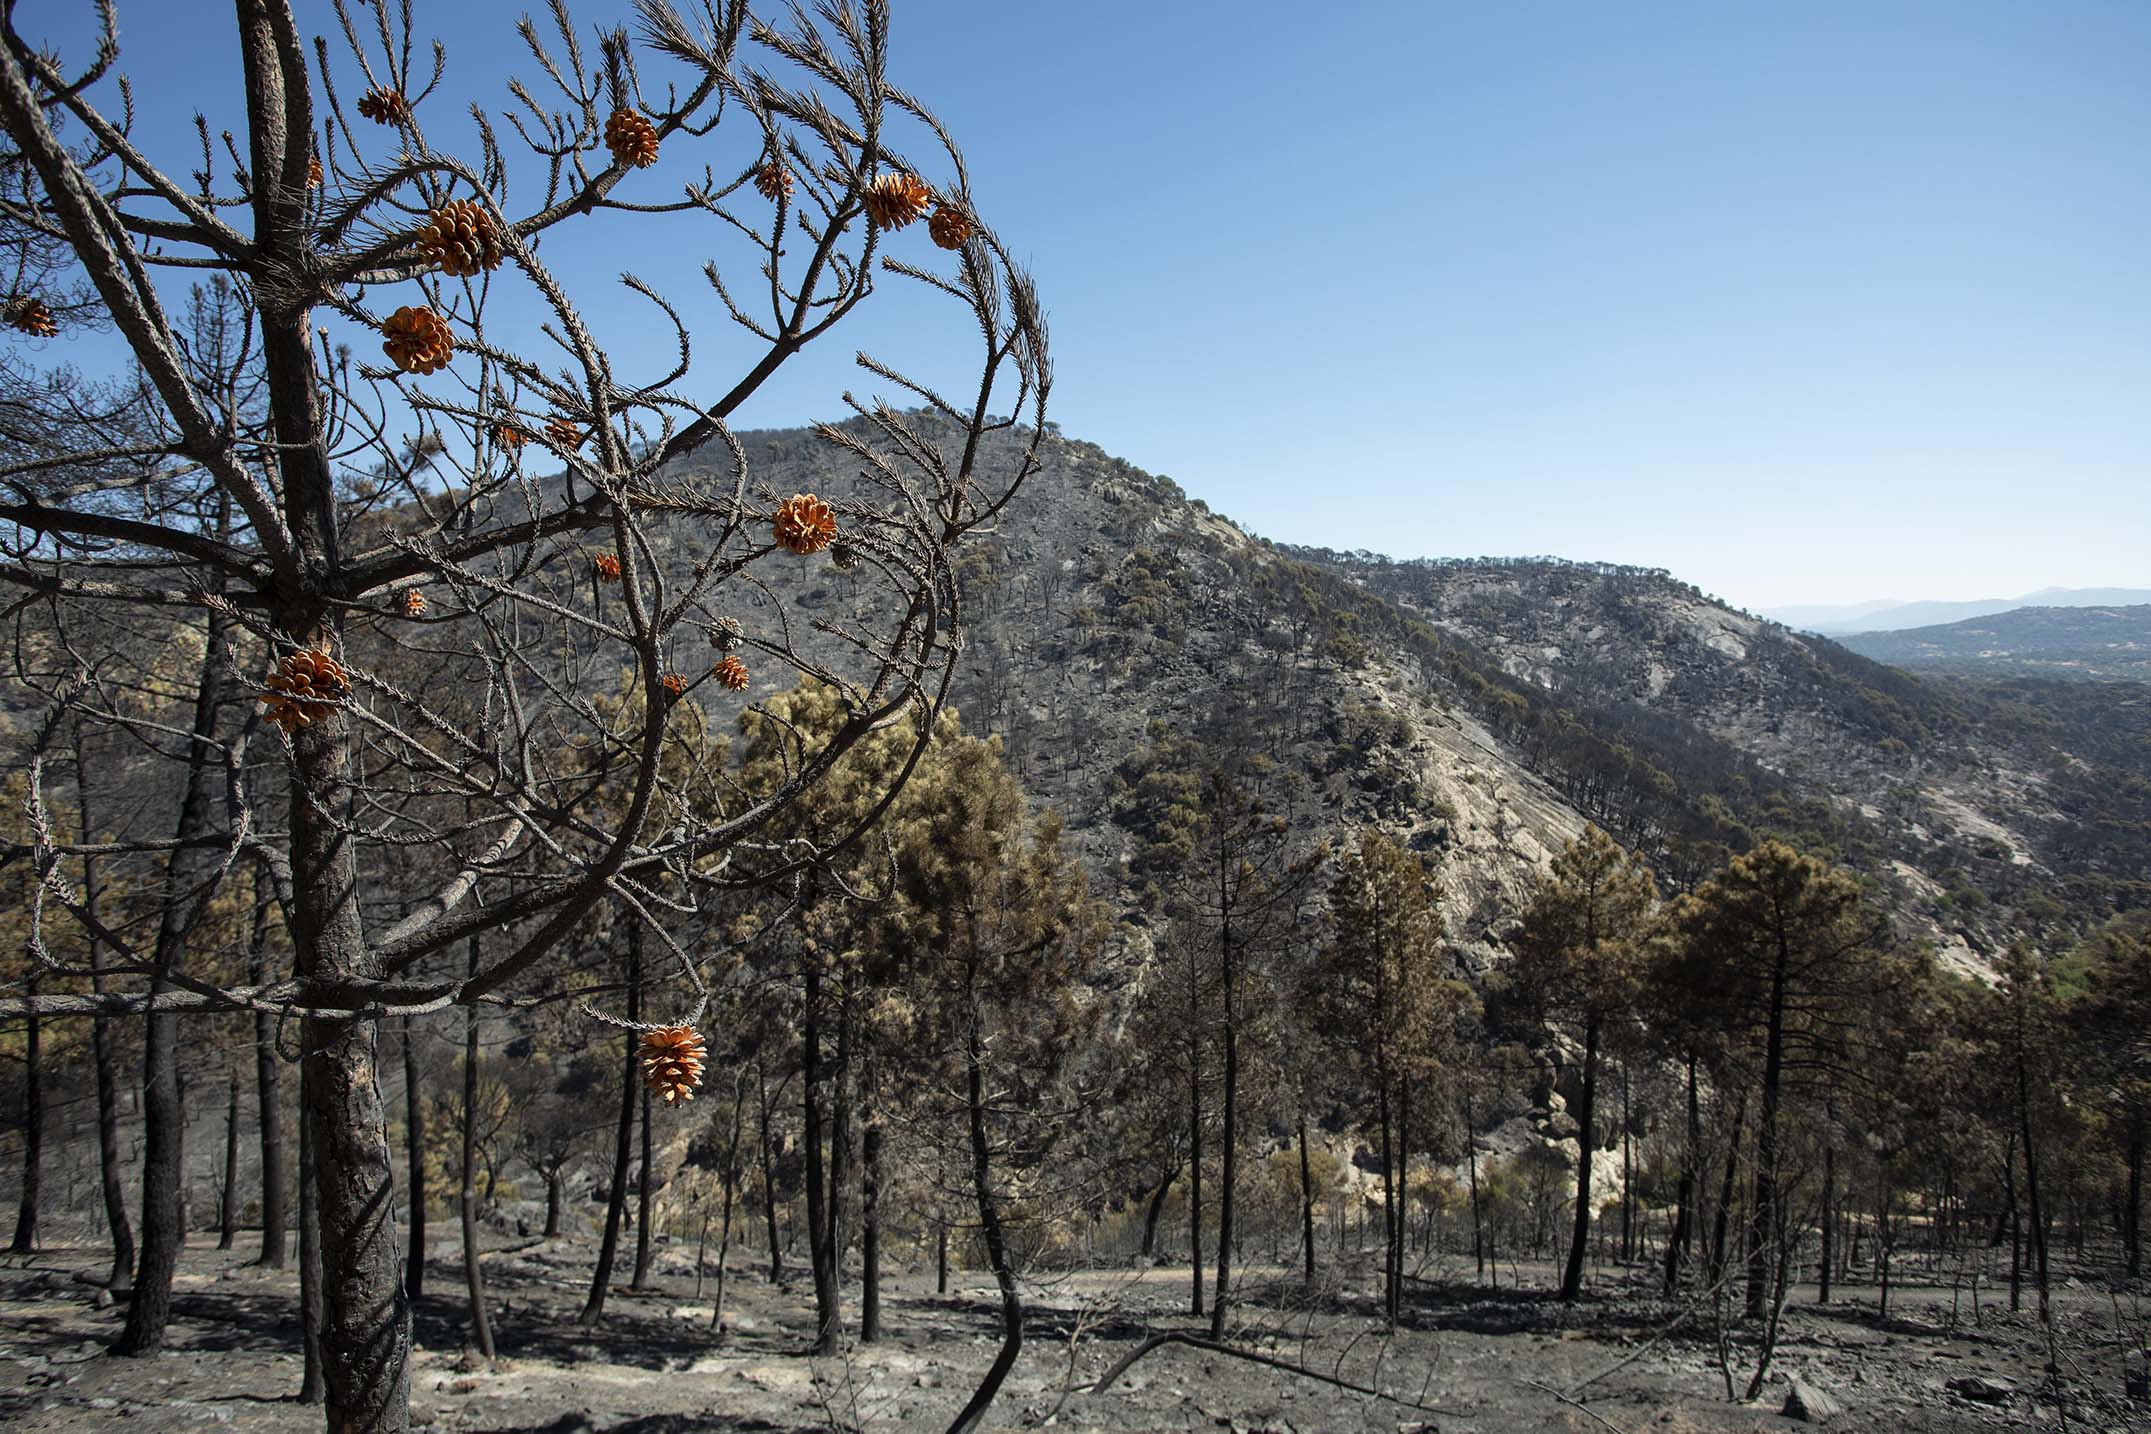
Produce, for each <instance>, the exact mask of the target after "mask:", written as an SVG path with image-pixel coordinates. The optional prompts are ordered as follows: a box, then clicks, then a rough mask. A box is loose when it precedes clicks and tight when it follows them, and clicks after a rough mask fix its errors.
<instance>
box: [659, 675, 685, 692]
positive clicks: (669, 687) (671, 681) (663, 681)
mask: <svg viewBox="0 0 2151 1434" xmlns="http://www.w3.org/2000/svg"><path fill="white" fill-rule="evenodd" d="M657 684H658V686H660V687H662V688H664V689H665V691H667V692H669V693H671V694H672V695H673V696H674V697H680V696H684V695H685V694H686V692H687V679H686V678H684V677H682V676H680V674H679V673H677V672H668V673H666V674H665V675H664V676H663V677H660V678H658V679H657Z"/></svg>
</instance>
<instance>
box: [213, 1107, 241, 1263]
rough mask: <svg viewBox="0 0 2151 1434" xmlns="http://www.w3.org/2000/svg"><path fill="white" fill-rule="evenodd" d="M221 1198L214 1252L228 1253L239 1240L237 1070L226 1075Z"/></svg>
mask: <svg viewBox="0 0 2151 1434" xmlns="http://www.w3.org/2000/svg"><path fill="white" fill-rule="evenodd" d="M225 1087H226V1091H227V1094H226V1097H225V1101H224V1198H223V1200H222V1201H220V1202H219V1208H218V1210H217V1248H218V1249H220V1250H229V1249H230V1248H231V1247H232V1243H233V1241H235V1240H237V1239H238V1238H239V1067H237V1066H232V1067H231V1068H230V1069H229V1070H228V1071H227V1072H226V1074H225Z"/></svg>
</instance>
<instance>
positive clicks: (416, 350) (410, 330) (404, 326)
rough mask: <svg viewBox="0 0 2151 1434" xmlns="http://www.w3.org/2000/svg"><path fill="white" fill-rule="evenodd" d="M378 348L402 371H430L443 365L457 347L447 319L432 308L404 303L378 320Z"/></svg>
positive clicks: (445, 365) (422, 372)
mask: <svg viewBox="0 0 2151 1434" xmlns="http://www.w3.org/2000/svg"><path fill="white" fill-rule="evenodd" d="M381 336H382V339H383V340H384V342H383V343H382V345H381V351H382V352H383V353H385V354H387V355H388V357H389V362H391V363H393V364H395V365H396V367H398V368H400V369H402V370H403V371H404V372H405V373H415V374H421V375H423V374H429V373H432V372H433V371H434V370H435V369H439V368H446V367H447V366H448V359H449V356H450V355H452V354H454V353H455V351H456V340H455V335H453V334H451V333H450V332H449V331H448V321H447V320H446V319H443V318H442V317H441V316H440V315H439V314H436V313H435V312H433V310H431V309H427V308H412V307H411V306H410V305H408V304H406V305H405V306H404V307H403V308H400V309H398V310H396V312H395V313H393V314H390V315H389V316H388V317H387V318H386V319H383V320H382V321H381Z"/></svg>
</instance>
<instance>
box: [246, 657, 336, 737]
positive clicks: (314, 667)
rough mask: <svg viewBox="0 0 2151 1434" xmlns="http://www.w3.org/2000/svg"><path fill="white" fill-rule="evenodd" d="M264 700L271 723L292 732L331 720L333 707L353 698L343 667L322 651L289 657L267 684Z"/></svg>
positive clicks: (278, 665) (270, 675)
mask: <svg viewBox="0 0 2151 1434" xmlns="http://www.w3.org/2000/svg"><path fill="white" fill-rule="evenodd" d="M264 685H265V686H266V687H268V688H269V690H268V691H267V692H264V693H263V694H262V696H261V700H262V701H263V702H264V703H265V704H267V706H268V712H267V713H266V714H265V715H266V716H267V717H268V719H269V720H270V721H271V722H273V723H275V724H276V725H277V726H279V727H281V728H283V729H284V730H285V731H286V732H290V731H291V730H292V729H294V728H297V727H305V726H308V725H310V724H312V723H315V722H318V721H320V720H321V719H322V718H323V717H326V716H328V714H329V711H330V709H331V707H332V706H333V705H334V704H335V702H336V701H338V700H339V699H341V698H344V697H348V696H350V694H351V679H350V677H349V675H347V674H346V673H345V672H344V669H343V665H342V664H341V663H339V662H337V660H336V659H335V658H333V657H331V656H330V655H329V654H328V653H326V652H322V651H320V650H319V649H306V650H301V651H298V652H294V653H291V654H289V655H288V656H286V657H285V658H284V660H283V661H282V662H280V663H278V664H277V669H276V671H275V672H272V673H270V674H269V680H268V682H267V683H265V684H264Z"/></svg>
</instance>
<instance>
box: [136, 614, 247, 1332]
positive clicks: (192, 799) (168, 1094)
mask: <svg viewBox="0 0 2151 1434" xmlns="http://www.w3.org/2000/svg"><path fill="white" fill-rule="evenodd" d="M229 625H230V624H229V621H228V619H226V618H225V617H224V616H223V615H222V614H221V613H218V612H216V611H214V610H212V611H211V612H210V613H209V615H208V620H207V629H206V632H205V634H204V647H203V657H202V664H201V670H200V673H199V675H198V677H197V680H196V684H195V690H194V721H193V726H192V728H191V740H190V741H189V742H188V746H187V769H186V786H185V790H184V795H183V796H182V798H181V800H180V806H179V820H178V823H177V828H176V830H175V831H174V833H173V836H174V838H175V844H174V846H173V849H172V854H171V856H170V858H169V859H168V860H167V862H166V863H165V875H164V885H163V891H162V893H161V900H160V903H159V905H160V908H161V909H160V911H159V913H158V919H157V944H156V948H155V954H154V956H153V958H152V959H153V961H154V964H155V967H156V977H155V979H154V980H153V981H152V982H151V990H152V991H156V992H161V991H164V990H169V989H170V977H171V975H172V973H173V972H174V971H176V970H177V969H178V965H179V961H180V958H181V956H183V955H184V954H185V951H186V945H187V936H188V934H189V932H190V931H191V930H192V929H193V926H194V921H195V918H196V917H198V916H199V915H200V913H201V912H202V911H203V910H204V909H205V908H206V907H207V905H208V903H209V897H210V895H211V894H212V893H213V891H214V888H215V886H216V882H217V876H218V873H219V871H220V870H221V867H220V864H219V859H218V856H217V854H216V853H215V851H214V850H213V849H212V848H209V847H205V846H203V845H200V842H201V840H202V838H204V837H205V836H207V835H208V834H209V831H210V825H211V819H210V806H209V788H210V781H209V775H210V765H211V763H212V762H213V761H215V759H216V752H215V749H214V743H215V739H216V723H217V714H218V710H219V708H220V707H221V706H222V700H223V698H222V693H223V681H222V673H223V667H222V664H223V661H224V642H225V636H226V630H227V628H228V627H229ZM185 1135H186V1111H185V1108H184V1106H183V1105H182V1104H181V1100H180V1091H179V1017H178V1016H177V1015H175V1014H173V1013H172V1012H170V1011H152V1012H151V1013H150V1015H149V1016H148V1017H147V1018H146V1019H145V1021H144V1029H143V1040H142V1252H141V1258H140V1261H139V1263H138V1264H137V1266H136V1269H135V1278H134V1298H133V1299H132V1300H130V1301H129V1302H128V1305H127V1324H126V1327H125V1328H124V1329H122V1330H121V1331H120V1337H119V1342H118V1343H116V1344H115V1345H113V1347H112V1349H113V1352H114V1353H115V1354H125V1355H143V1354H155V1353H157V1352H158V1351H159V1350H161V1349H163V1348H164V1329H165V1325H166V1323H167V1322H168V1321H169V1320H170V1319H171V1316H172V1273H173V1271H175V1270H176V1269H178V1267H179V1252H180V1249H181V1248H182V1246H184V1244H185V1243H186V1212H185V1211H184V1209H183V1208H182V1206H181V1202H182V1200H183V1198H184V1196H183V1194H182V1190H181V1185H182V1181H183V1178H184V1177H183V1171H182V1163H183V1160H184V1154H185V1152H184V1140H185Z"/></svg>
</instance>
